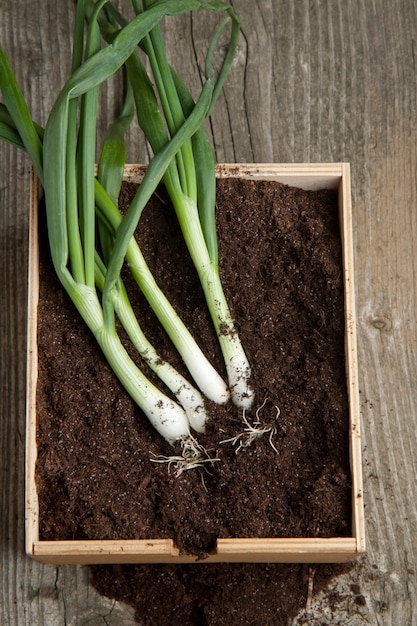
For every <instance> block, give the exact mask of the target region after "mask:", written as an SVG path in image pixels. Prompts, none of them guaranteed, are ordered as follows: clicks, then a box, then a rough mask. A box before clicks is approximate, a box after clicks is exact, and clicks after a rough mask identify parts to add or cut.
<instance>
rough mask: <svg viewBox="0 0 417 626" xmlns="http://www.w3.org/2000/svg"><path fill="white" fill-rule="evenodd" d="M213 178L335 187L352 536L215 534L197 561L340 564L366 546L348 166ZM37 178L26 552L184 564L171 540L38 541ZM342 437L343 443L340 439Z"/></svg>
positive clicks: (269, 169)
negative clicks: (236, 536) (210, 546)
mask: <svg viewBox="0 0 417 626" xmlns="http://www.w3.org/2000/svg"><path fill="white" fill-rule="evenodd" d="M144 169H145V167H144V166H140V165H130V166H127V167H126V172H125V177H126V180H128V181H131V182H140V180H141V178H142V177H143V172H144ZM217 175H218V176H220V177H237V176H238V177H243V178H249V179H254V180H276V181H279V182H282V183H285V184H288V185H292V186H296V187H301V188H303V189H312V190H318V189H324V188H327V189H335V190H337V191H338V198H339V213H340V225H341V238H342V248H343V267H344V287H345V357H346V376H347V387H348V394H349V412H350V433H349V435H350V436H349V447H350V465H351V481H352V527H351V536H349V537H336V538H329V539H326V538H320V539H317V538H308V537H305V538H296V539H286V538H278V539H277V538H262V539H251V538H242V539H230V538H228V539H222V538H220V539H218V541H217V548H216V550H215V551H214V552H213V553H212V554H210V555H209V556H208V558H207V559H205V560H204V561H200V562H203V563H208V562H209V563H218V562H282V563H290V562H292V563H295V562H301V563H309V562H342V561H349V560H351V559H354V558H355V557H357V556H359V555H360V554H363V552H364V551H365V524H364V506H363V491H362V465H361V440H360V413H359V389H358V371H357V348H356V321H355V320H356V313H355V286H354V268H353V242H352V214H351V198H350V168H349V164H347V163H331V164H327V163H325V164H301V165H298V164H284V165H277V164H253V165H252V164H240V165H239V164H237V165H236V164H234V165H228V164H226V165H218V166H217ZM39 192H40V189H39V182H38V180H37V178H36V176H35V174H34V173H33V172H32V174H31V218H30V251H29V305H28V372H27V430H26V452H27V454H26V507H25V508H26V510H25V515H26V552H27V554H28V555H30V556H32V557H34V558H35V559H37V560H39V561H42V562H44V563H55V564H62V563H84V564H87V563H88V564H93V563H190V562H195V561H196V559H195V557H193V556H190V555H180V554H179V551H178V549H177V548H176V547H175V545H174V543H173V541H172V540H170V539H154V540H149V539H146V540H142V539H135V540H118V541H109V540H103V541H97V540H94V541H42V540H40V539H39V505H38V498H37V492H36V483H35V464H36V382H37V367H38V354H37V303H38V296H39V276H38V249H37V206H38V199H39ZM346 443H348V442H346Z"/></svg>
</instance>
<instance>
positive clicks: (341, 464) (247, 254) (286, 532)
mask: <svg viewBox="0 0 417 626" xmlns="http://www.w3.org/2000/svg"><path fill="white" fill-rule="evenodd" d="M133 191H134V189H133V187H132V185H126V187H125V189H124V195H123V197H124V199H125V200H127V201H128V200H129V197H131V194H132V193H133ZM218 233H219V241H220V268H221V276H222V279H223V282H224V286H225V291H226V294H227V298H228V301H229V304H230V308H231V310H232V314H233V316H234V318H235V319H236V320H237V324H238V328H239V333H240V336H241V339H242V342H243V345H244V346H245V350H246V352H247V355H248V357H249V359H250V362H251V364H252V368H253V381H254V386H255V388H256V393H257V403H256V404H257V406H258V407H259V406H261V405H262V406H263V408H262V409H261V411H260V413H259V417H260V421H261V422H262V424H269V423H271V422H272V421H273V420H274V417H275V415H276V408H275V407H279V409H280V416H279V419H278V422H277V426H278V428H277V432H276V434H275V435H274V437H273V445H274V448H276V450H277V452H276V451H275V450H274V449H273V447H272V446H271V445H270V442H269V439H268V436H264V437H263V438H259V439H258V440H257V441H256V442H255V443H254V444H252V445H251V446H250V447H247V448H243V449H241V450H240V451H239V452H238V454H236V453H235V448H234V447H233V445H232V444H231V443H229V444H220V443H219V442H220V441H222V440H225V439H230V438H232V437H234V436H235V435H237V434H238V433H240V432H241V431H242V429H243V423H242V412H241V411H239V410H237V409H236V408H234V407H233V406H231V405H228V406H226V407H216V406H213V405H211V406H209V409H210V412H211V415H212V421H211V425H210V428H209V429H208V432H207V433H206V435H204V436H199V441H200V443H202V444H203V445H204V446H205V447H206V448H207V449H208V450H210V451H211V455H212V456H216V457H217V458H220V462H216V463H215V464H213V466H210V468H209V471H208V472H207V471H199V470H195V471H189V472H185V473H184V474H182V475H181V476H180V477H179V478H175V477H174V476H173V473H171V474H170V473H169V472H168V470H167V466H165V465H157V464H154V463H152V462H151V461H150V458H151V453H152V454H156V455H159V454H162V455H169V454H172V453H173V450H172V448H171V447H170V446H169V445H168V444H167V443H166V442H165V441H164V440H162V439H161V438H160V437H159V436H158V435H156V434H155V432H154V430H153V429H152V427H151V426H150V425H149V424H148V422H147V420H146V419H145V417H144V416H143V414H142V413H141V411H140V410H139V409H137V408H136V407H135V406H134V405H133V403H132V401H131V400H130V399H129V398H128V397H127V396H126V394H125V393H124V392H123V390H122V388H121V386H120V385H119V383H118V382H117V380H115V378H114V376H113V374H112V373H111V371H110V370H109V368H108V366H107V364H106V363H105V361H104V360H103V358H102V357H101V356H100V355H98V354H97V350H96V346H95V343H94V340H93V339H92V337H91V336H90V334H89V331H88V330H86V328H85V327H84V324H83V322H82V321H80V319H79V317H78V315H77V313H76V312H74V309H73V307H72V305H71V303H70V302H69V301H68V299H67V297H66V295H65V294H64V293H63V292H62V291H61V289H60V287H59V285H58V283H57V280H56V278H55V277H54V276H52V274H51V272H50V269H49V266H48V263H46V262H45V259H43V262H42V266H41V297H40V305H39V332H38V334H39V350H40V355H41V358H40V371H39V383H38V416H39V422H38V447H39V456H38V464H37V486H38V492H39V498H40V533H41V538H42V539H55V540H56V539H87V538H88V539H114V538H118V539H123V538H156V537H173V538H174V540H175V543H176V544H177V545H178V547H179V548H180V549H181V550H182V551H183V552H190V553H193V554H198V555H200V556H203V555H204V553H207V552H209V551H210V550H212V549H213V547H214V546H215V543H216V539H217V537H301V536H309V537H331V536H346V535H349V534H350V514H351V509H350V496H351V493H350V474H349V455H348V407H347V392H346V384H345V367H344V316H343V285H342V266H341V245H340V236H339V224H338V217H337V200H336V197H335V195H334V194H332V193H331V192H327V191H322V192H316V193H313V192H305V191H302V190H298V189H293V188H289V187H286V186H283V185H279V184H276V183H267V182H261V183H260V182H251V181H232V180H223V181H220V182H219V184H218ZM139 241H140V245H141V249H142V251H143V254H144V256H145V258H146V259H147V261H148V263H149V265H150V268H151V270H152V271H153V272H154V274H155V276H156V278H157V281H158V282H159V283H160V285H161V286H162V287H163V289H164V291H165V292H166V293H167V295H169V298H170V300H171V302H172V303H173V304H174V306H175V308H176V309H177V310H178V312H179V313H180V315H181V317H182V318H183V319H184V321H185V322H186V323H187V325H188V326H189V327H190V329H191V330H192V332H193V334H194V336H195V337H196V338H197V340H198V342H199V344H200V345H201V346H203V347H204V350H205V353H206V354H207V356H208V357H209V359H210V360H211V361H212V362H213V363H214V364H215V365H216V366H217V368H218V370H219V371H220V372H222V373H223V374H224V367H223V363H222V359H221V354H220V351H219V348H218V344H217V340H216V337H215V335H214V334H213V330H212V327H211V323H210V320H209V318H208V315H207V312H206V310H205V305H204V302H203V297H202V293H201V289H200V286H199V283H198V280H197V278H196V273H195V270H194V268H193V267H192V266H191V265H190V263H189V260H188V256H187V252H186V250H185V249H184V246H183V244H182V242H181V237H180V236H179V233H178V228H177V224H176V218H175V215H174V214H173V212H172V210H171V209H170V206H169V203H168V201H167V199H166V198H165V195H164V194H163V192H162V191H161V192H160V193H159V194H158V198H155V200H154V201H153V202H152V205H151V206H148V207H147V209H146V210H145V212H144V214H143V216H142V218H141V222H140V234H139ZM43 247H45V246H43ZM126 281H127V284H128V288H129V289H130V290H131V287H132V285H131V281H130V280H129V278H128V277H126ZM134 305H135V307H137V310H138V316H139V318H140V322H141V325H142V327H143V329H144V331H145V333H146V334H147V335H148V337H149V339H151V341H152V342H153V343H154V344H155V345H157V346H158V347H159V350H160V353H161V355H162V356H163V357H164V358H166V359H167V360H169V361H170V362H171V363H172V364H174V365H176V366H177V368H178V369H180V370H181V371H182V372H183V373H184V374H186V372H185V371H184V369H183V366H182V363H181V361H180V359H179V358H178V356H177V354H176V353H175V351H174V350H173V349H172V347H171V345H170V342H169V341H168V339H167V337H166V336H165V333H164V331H163V330H161V328H160V327H159V325H158V324H156V323H155V318H154V315H153V313H152V312H151V311H150V310H149V308H148V306H147V304H146V303H145V302H144V301H143V299H142V297H141V295H140V294H137V292H136V296H135V298H134ZM247 417H248V418H249V419H250V420H252V419H254V414H253V413H251V414H248V416H247ZM193 567H196V568H197V567H198V568H200V567H201V568H203V569H195V570H194V569H192V568H193ZM94 571H95V574H94V577H95V583H96V585H97V586H98V588H100V589H101V590H102V591H103V592H105V593H108V594H110V595H114V594H116V596H117V597H121V596H120V594H122V595H123V594H124V597H125V596H126V593H127V592H126V589H125V587H129V589H130V591H129V597H127V596H126V599H127V600H128V601H130V602H132V603H134V604H135V606H137V607H138V615H139V616H140V617H141V618H142V619H144V623H145V624H159V626H163V624H165V623H167V624H168V623H169V624H171V625H173V624H176V623H178V624H179V623H181V624H203V625H204V624H213V625H214V624H219V625H220V624H223V623H224V624H228V625H229V626H233V625H234V624H252V623H262V624H280V623H284V622H281V621H279V620H278V617H277V616H278V613H277V610H278V609H277V604H276V603H277V601H278V602H280V601H279V600H277V599H276V596H277V595H278V596H280V597H282V592H280V593H277V592H278V587H277V585H279V584H281V585H282V584H285V580H286V577H287V576H288V577H289V578H288V584H290V585H291V589H293V588H294V591H296V593H295V595H296V596H297V597H296V598H295V597H294V598H293V601H294V602H295V604H296V605H297V606H299V597H298V596H300V598H301V596H304V595H305V584H304V583H303V582H302V581H301V578H302V577H301V576H300V575H299V574H300V571H301V569H300V567H298V566H269V565H268V566H267V565H263V566H254V565H251V566H249V565H239V566H227V567H226V566H208V565H199V566H191V568H190V567H182V566H181V567H172V566H171V567H168V566H163V567H152V568H150V567H137V568H120V567H119V568H117V572H118V576H120V582H119V583H117V582H115V580H116V579H115V578H114V575H115V570H114V568H95V570H94ZM196 572H198V573H196ZM203 572H205V573H203ZM281 572H286V574H284V577H283V578H282V580H281V583H278V582H274V580H275V577H276V576H278V579H277V580H279V579H280V576H281ZM124 576H128V578H127V580H128V584H126V583H123V580H124ZM224 576H226V580H227V581H228V582H227V584H226V588H225V587H224V583H223V582H222V580H223V577H224ZM293 579H294V580H293ZM109 580H110V581H113V582H112V583H111V584H113V585H114V584H115V585H116V586H113V587H112V588H111V589H113V591H112V590H111V589H110V587H111V584H110V583H109ZM144 580H146V585H145V586H147V587H148V590H147V591H146V593H144V592H143V591H142V589H143V586H144V584H145V583H144V582H143V581H144ZM295 580H298V581H299V584H300V587H293V585H295V584H296V583H295ZM133 581H137V585H136V584H133ZM248 585H249V587H248ZM257 585H258V587H257ZM123 589H125V590H124V591H123V593H122V590H123ZM245 589H246V591H245ZM254 589H258V591H257V592H256V596H257V600H256V602H255V598H254V597H253V598H252V600H249V599H248V598H250V597H251V593H252V594H253V593H254V591H253V590H254ZM168 590H169V593H168ZM297 590H298V591H297ZM170 594H172V602H173V605H172V607H171V608H170V607H168V605H166V601H167V598H168V596H169V595H170ZM258 594H260V595H258ZM229 596H230V601H231V602H235V603H236V604H234V605H232V606H234V608H233V609H232V613H228V612H227V611H228V609H227V608H225V602H226V601H227V600H226V597H229ZM179 597H181V607H182V608H181V609H179V608H178V610H176V609H175V607H177V605H178V604H179ZM158 598H159V600H158ZM161 598H164V602H163V604H164V607H163V613H164V615H167V618H166V619H167V621H166V622H164V621H162V618H161V616H160V614H159V612H158V611H159V610H161V611H162V607H161ZM259 598H261V602H260V604H261V605H263V606H264V609H265V619H264V620H262V618H260V619H259V620H258V619H256V620H255V621H251V619H250V617H249V613H247V614H246V613H245V611H250V610H251V608H250V606H251V602H252V601H253V604H254V607H255V605H257V606H258V608H259V604H258V603H259ZM272 598H274V600H273V601H272ZM270 600H271V602H272V604H271V605H268V602H269V601H270ZM287 604H288V603H287ZM158 605H159V607H160V608H159V609H158ZM278 606H280V605H279V604H278ZM282 606H283V607H284V608H283V610H284V612H287V613H288V614H290V613H291V610H292V609H290V607H289V606H288V607H287V608H288V610H287V609H285V602H284V604H283V605H282ZM255 608H256V607H255ZM221 609H223V610H225V611H226V613H225V615H226V617H227V621H221V620H220V618H219V615H218V613H219V612H220V611H221ZM169 611H171V613H170V612H169ZM187 611H188V612H187ZM233 611H235V613H233ZM268 611H269V612H270V613H271V615H275V616H276V617H275V618H269V617H268ZM216 612H217V613H216ZM176 615H178V621H177V622H176V621H175V619H174V617H175V616H176ZM234 615H236V617H234ZM245 615H246V617H245ZM253 615H255V613H254V614H253ZM202 616H204V619H203V617H202ZM253 619H254V618H253ZM274 619H275V621H274ZM204 620H205V621H204Z"/></svg>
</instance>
